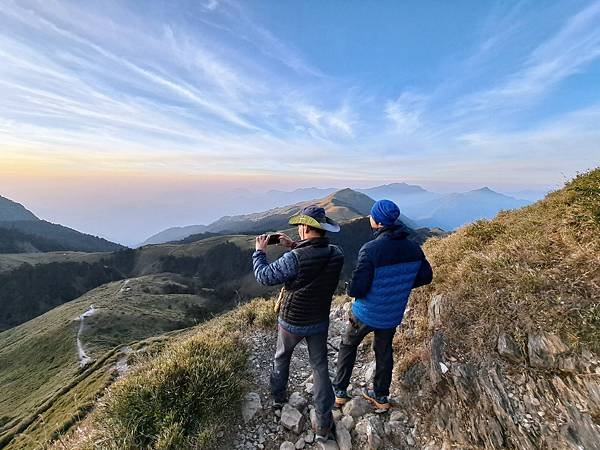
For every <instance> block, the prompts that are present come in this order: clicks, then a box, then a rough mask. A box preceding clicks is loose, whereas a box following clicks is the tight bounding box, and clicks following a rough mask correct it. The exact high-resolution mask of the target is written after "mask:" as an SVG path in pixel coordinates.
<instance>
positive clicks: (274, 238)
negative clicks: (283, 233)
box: [267, 233, 280, 245]
mask: <svg viewBox="0 0 600 450" xmlns="http://www.w3.org/2000/svg"><path fill="white" fill-rule="evenodd" d="M279 236H280V235H279V234H278V233H275V234H270V235H269V239H268V240H267V245H275V244H279Z"/></svg>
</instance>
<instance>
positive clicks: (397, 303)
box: [333, 200, 433, 409]
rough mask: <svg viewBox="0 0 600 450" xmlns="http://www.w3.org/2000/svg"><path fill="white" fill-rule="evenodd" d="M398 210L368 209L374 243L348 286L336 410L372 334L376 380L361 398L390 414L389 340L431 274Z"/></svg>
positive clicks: (386, 206) (380, 204) (386, 204)
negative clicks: (348, 307)
mask: <svg viewBox="0 0 600 450" xmlns="http://www.w3.org/2000/svg"><path fill="white" fill-rule="evenodd" d="M399 216H400V210H399V209H398V206H396V204H395V203H394V202H392V201H390V200H379V201H377V202H375V204H374V205H373V207H372V209H371V218H370V220H371V227H372V228H373V229H374V230H375V239H374V240H372V241H369V242H367V243H366V244H365V245H363V246H362V248H361V249H360V252H359V254H358V263H357V265H356V268H355V269H354V272H353V273H352V279H351V280H350V283H349V285H348V295H349V296H351V297H355V301H354V303H353V304H352V312H351V313H350V323H349V324H348V327H347V329H346V330H345V332H344V334H343V336H342V341H341V343H340V351H339V354H338V362H337V375H336V377H335V380H334V381H333V386H334V389H335V395H336V405H337V406H342V405H344V404H345V403H346V402H347V401H348V400H350V397H349V395H348V393H347V389H348V385H349V383H350V376H351V375H352V369H353V367H354V363H355V361H356V351H357V348H358V345H359V344H360V343H361V342H362V340H363V338H364V337H365V336H366V335H367V334H369V333H371V332H373V333H374V335H375V336H374V338H375V339H374V344H373V347H374V350H375V376H374V379H373V389H369V388H365V389H364V390H363V392H362V395H363V397H365V398H366V399H367V400H369V401H370V402H371V403H373V404H374V405H375V406H376V407H377V408H378V409H389V408H390V403H389V400H388V396H389V390H390V384H391V381H392V368H393V352H392V339H393V338H394V333H395V332H396V327H397V326H398V325H399V324H400V322H401V321H402V317H403V315H404V310H405V308H406V304H407V303H408V297H409V295H410V292H411V290H412V289H413V288H416V287H419V286H423V285H425V284H429V283H431V280H432V275H433V274H432V270H431V266H430V265H429V262H428V261H427V259H426V258H425V255H424V254H423V251H422V250H421V247H419V245H418V244H416V243H415V242H412V241H409V240H408V239H407V236H408V233H406V232H405V231H404V230H403V227H402V225H400V224H398V225H396V221H397V219H398V217H399Z"/></svg>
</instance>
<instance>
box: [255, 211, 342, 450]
mask: <svg viewBox="0 0 600 450" xmlns="http://www.w3.org/2000/svg"><path fill="white" fill-rule="evenodd" d="M289 223H290V224H291V225H298V235H299V236H300V241H299V242H293V241H292V239H290V238H289V237H288V236H286V235H285V234H282V233H279V242H280V244H281V245H283V246H284V247H288V248H290V249H292V250H291V251H290V252H288V253H285V254H284V255H283V256H282V257H281V258H279V259H277V260H276V261H274V262H272V263H271V264H269V263H268V261H267V255H266V253H265V250H266V247H267V242H268V236H267V235H262V236H258V237H257V238H256V251H255V252H254V254H253V255H252V259H253V264H254V275H255V276H256V280H257V281H258V282H259V283H261V284H265V285H268V286H273V285H276V284H281V283H285V284H284V290H283V293H282V297H281V300H282V301H281V308H280V310H279V318H278V322H279V328H278V333H277V349H276V351H275V358H274V361H273V371H272V372H271V380H270V382H271V395H272V397H273V403H274V407H275V408H281V407H282V406H283V404H284V403H285V401H286V400H287V392H286V390H287V383H288V377H289V370H290V361H291V358H292V353H293V351H294V348H295V347H296V345H298V343H300V341H302V340H303V339H304V340H306V344H307V346H308V357H309V360H310V365H311V367H312V369H313V379H314V386H313V400H314V403H315V412H316V413H317V414H316V415H317V422H318V423H317V427H316V430H315V432H316V437H315V439H316V440H317V441H326V440H327V439H328V438H329V437H331V435H332V431H333V426H334V424H333V415H332V413H331V408H332V407H333V405H334V401H335V397H334V392H333V387H332V386H331V380H330V379H329V369H328V365H327V331H328V329H329V310H330V308H331V300H332V297H333V293H334V292H335V289H336V287H337V285H338V282H339V278H340V273H341V271H342V265H343V264H344V255H343V254H342V251H341V250H340V249H339V248H338V247H337V246H335V245H331V244H329V239H328V238H327V237H325V232H326V231H331V232H337V231H339V230H340V227H339V225H337V224H336V223H335V222H334V221H333V220H331V219H330V218H328V217H326V216H325V210H324V209H323V208H320V207H317V206H309V207H306V208H304V209H303V210H302V211H300V213H299V214H296V215H295V216H293V217H292V218H291V219H290V221H289Z"/></svg>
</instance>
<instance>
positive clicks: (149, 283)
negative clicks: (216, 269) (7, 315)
mask: <svg viewBox="0 0 600 450" xmlns="http://www.w3.org/2000/svg"><path fill="white" fill-rule="evenodd" d="M193 292H194V289H193V286H190V282H189V280H187V279H185V278H183V277H178V276H175V275H172V274H166V275H153V276H145V277H141V278H135V279H131V280H128V281H119V282H115V283H109V284H105V285H103V286H101V287H99V288H97V289H94V290H92V291H90V292H88V293H87V294H85V295H84V296H82V297H81V298H79V299H77V300H73V301H71V302H68V303H66V304H64V305H61V306H59V307H57V308H55V309H53V310H51V311H49V312H47V313H46V314H43V315H41V316H39V317H37V318H35V319H33V320H31V321H29V322H26V323H24V324H22V325H20V326H18V327H15V328H13V329H11V330H8V331H5V332H3V333H0V385H1V386H2V389H1V390H0V447H1V446H2V443H6V442H9V439H11V438H12V437H13V435H15V434H16V433H18V432H20V431H23V434H21V435H19V436H17V438H16V440H13V441H11V446H10V447H9V448H27V447H30V448H38V447H36V446H35V445H33V444H34V443H36V442H38V443H40V442H43V441H44V440H45V439H50V438H51V437H52V434H53V433H54V432H57V431H60V430H61V429H63V428H65V427H67V426H68V425H70V424H71V423H72V422H73V421H75V420H77V418H78V417H79V416H80V414H81V413H83V412H85V411H86V410H87V409H88V408H89V407H90V406H91V405H93V404H94V401H95V398H96V395H97V394H98V393H99V392H101V391H102V390H103V389H104V387H105V386H106V385H107V384H108V383H110V381H111V380H112V378H113V377H114V375H115V366H116V365H117V362H118V360H119V358H120V353H119V351H118V349H119V347H120V346H122V345H123V344H130V343H134V342H139V341H141V340H143V339H146V338H148V337H151V336H159V335H163V334H164V333H167V332H170V331H172V330H178V329H181V328H185V327H189V326H191V325H194V324H197V323H199V322H201V321H203V320H205V319H207V318H208V317H210V316H212V315H213V314H216V313H218V312H220V311H222V310H223V309H224V308H228V307H230V305H226V304H221V303H220V302H216V301H213V300H210V299H208V298H206V297H203V296H199V295H196V294H194V293H193ZM92 306H93V308H94V312H93V314H91V315H89V316H87V317H84V319H83V320H84V324H83V326H81V319H80V316H81V315H82V314H83V313H84V312H86V311H88V310H89V309H90V307H92ZM78 340H79V342H80V345H81V347H82V349H83V351H84V352H85V359H86V360H85V361H84V363H85V367H81V363H82V358H81V355H80V354H79V352H78Z"/></svg>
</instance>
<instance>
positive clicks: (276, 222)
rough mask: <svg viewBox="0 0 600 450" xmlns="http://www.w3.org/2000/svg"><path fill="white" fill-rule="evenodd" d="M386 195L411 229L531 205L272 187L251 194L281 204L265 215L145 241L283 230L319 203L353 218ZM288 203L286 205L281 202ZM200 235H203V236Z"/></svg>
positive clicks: (467, 195)
mask: <svg viewBox="0 0 600 450" xmlns="http://www.w3.org/2000/svg"><path fill="white" fill-rule="evenodd" d="M383 198H387V199H389V200H392V201H394V202H396V203H397V204H398V205H399V207H400V211H401V212H402V215H401V218H400V219H401V220H402V222H404V224H406V225H407V226H408V227H410V228H413V229H418V228H424V227H427V228H441V229H443V230H448V231H451V230H454V229H456V228H458V227H460V226H462V225H464V224H467V223H470V222H473V221H475V220H478V219H490V218H492V217H494V216H495V215H496V213H498V211H500V210H503V209H515V208H520V207H522V206H525V205H527V204H529V203H531V202H530V201H528V200H522V199H517V198H514V197H509V196H507V195H504V194H500V193H498V192H495V191H492V190H491V189H489V188H487V187H486V188H482V189H477V190H473V191H469V192H464V193H456V194H439V193H436V192H431V191H428V190H426V189H424V188H422V187H421V186H417V185H411V184H406V183H392V184H386V185H382V186H376V187H373V188H368V189H349V188H346V189H342V190H336V189H333V188H314V187H312V188H302V189H296V190H294V191H291V192H286V191H278V190H272V191H269V192H267V193H266V194H264V195H260V196H255V197H254V198H252V197H251V196H248V197H246V198H245V199H246V201H247V202H248V204H250V205H256V206H257V208H258V207H259V206H261V205H262V206H264V205H266V204H269V202H271V203H270V204H271V205H278V206H276V207H270V208H267V209H266V210H265V211H263V212H260V213H252V214H243V215H236V216H224V217H222V218H220V219H219V220H217V221H215V222H213V223H211V224H209V225H190V226H185V227H174V228H169V229H167V230H164V231H161V232H160V233H157V234H155V235H153V236H151V237H150V238H148V239H147V240H146V241H144V242H143V243H142V244H141V245H148V244H160V243H164V242H172V241H181V240H183V239H186V238H188V237H190V236H195V235H202V234H204V233H222V234H226V233H256V232H264V231H273V230H277V229H283V228H285V227H286V226H287V219H288V218H289V216H291V215H292V214H294V213H296V212H297V211H298V210H300V209H301V208H302V207H303V206H306V205H308V204H311V203H316V204H319V205H321V206H323V207H325V209H326V210H327V212H328V214H330V215H331V216H332V217H333V218H334V219H337V220H348V219H352V218H356V217H364V216H366V215H368V214H369V212H370V209H371V205H372V204H373V202H374V201H375V200H380V199H383ZM282 205H286V206H282ZM199 238H200V236H199Z"/></svg>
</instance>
